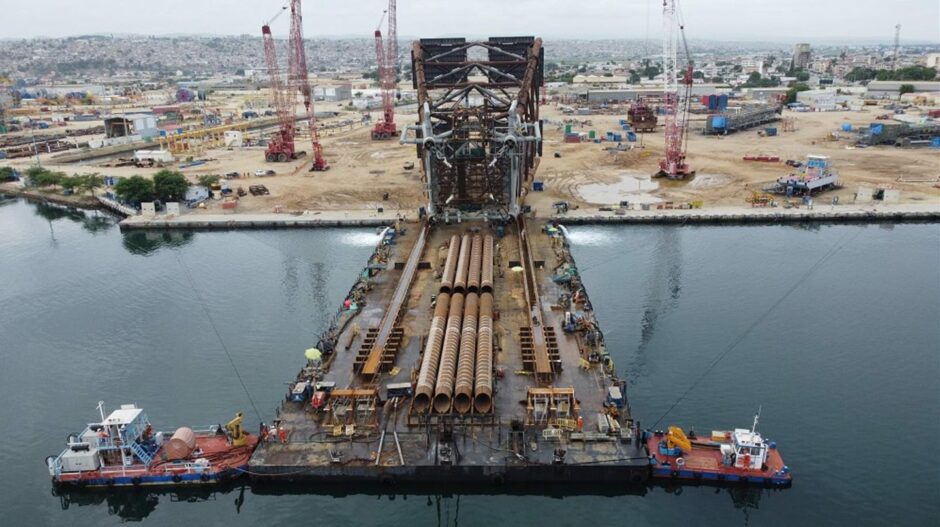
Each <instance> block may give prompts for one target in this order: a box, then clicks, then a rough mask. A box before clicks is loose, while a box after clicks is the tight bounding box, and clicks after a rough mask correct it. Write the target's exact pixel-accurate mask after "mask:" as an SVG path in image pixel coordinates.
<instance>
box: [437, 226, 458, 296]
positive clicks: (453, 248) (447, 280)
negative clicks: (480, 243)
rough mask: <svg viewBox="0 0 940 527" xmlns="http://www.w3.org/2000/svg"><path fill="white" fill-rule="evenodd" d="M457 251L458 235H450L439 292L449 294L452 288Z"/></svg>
mask: <svg viewBox="0 0 940 527" xmlns="http://www.w3.org/2000/svg"><path fill="white" fill-rule="evenodd" d="M459 251H460V237H459V236H457V235H456V234H455V235H453V236H451V237H450V248H449V249H448V250H447V260H446V261H445V263H444V273H443V274H442V275H441V289H440V292H441V293H448V294H449V293H450V292H451V291H452V290H453V288H454V274H455V273H456V271H457V253H458V252H459Z"/></svg>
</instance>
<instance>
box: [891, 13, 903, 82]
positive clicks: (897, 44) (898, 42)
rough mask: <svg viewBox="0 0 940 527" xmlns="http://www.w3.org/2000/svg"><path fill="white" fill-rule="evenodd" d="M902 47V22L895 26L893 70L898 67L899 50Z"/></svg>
mask: <svg viewBox="0 0 940 527" xmlns="http://www.w3.org/2000/svg"><path fill="white" fill-rule="evenodd" d="M900 47H901V24H897V25H896V26H894V59H893V60H892V61H891V70H892V71H894V70H896V69H898V50H899V49H900Z"/></svg>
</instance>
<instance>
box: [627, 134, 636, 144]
mask: <svg viewBox="0 0 940 527" xmlns="http://www.w3.org/2000/svg"><path fill="white" fill-rule="evenodd" d="M627 141H630V142H631V143H632V142H634V141H636V133H635V132H627Z"/></svg>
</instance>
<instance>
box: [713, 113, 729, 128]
mask: <svg viewBox="0 0 940 527" xmlns="http://www.w3.org/2000/svg"><path fill="white" fill-rule="evenodd" d="M711 119H712V128H715V129H718V130H723V129H724V128H725V126H726V123H727V119H726V118H725V116H724V115H713V116H712V118H711Z"/></svg>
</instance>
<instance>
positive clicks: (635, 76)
mask: <svg viewBox="0 0 940 527" xmlns="http://www.w3.org/2000/svg"><path fill="white" fill-rule="evenodd" d="M639 83H640V74H639V73H637V72H636V70H630V84H639Z"/></svg>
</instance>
